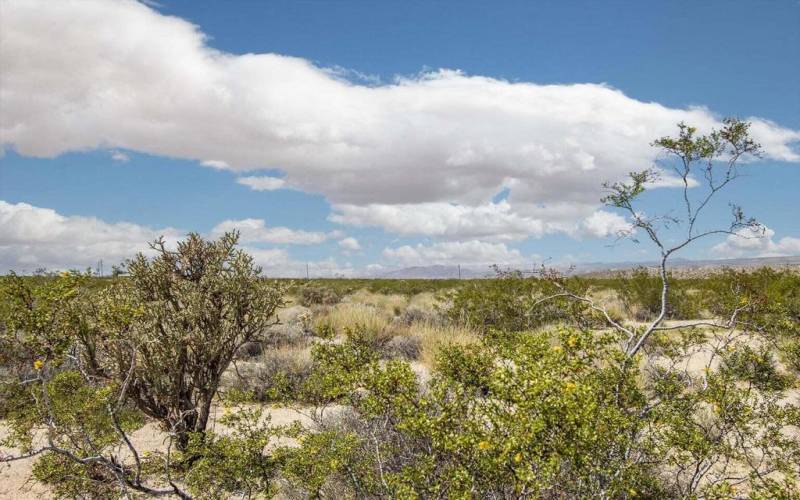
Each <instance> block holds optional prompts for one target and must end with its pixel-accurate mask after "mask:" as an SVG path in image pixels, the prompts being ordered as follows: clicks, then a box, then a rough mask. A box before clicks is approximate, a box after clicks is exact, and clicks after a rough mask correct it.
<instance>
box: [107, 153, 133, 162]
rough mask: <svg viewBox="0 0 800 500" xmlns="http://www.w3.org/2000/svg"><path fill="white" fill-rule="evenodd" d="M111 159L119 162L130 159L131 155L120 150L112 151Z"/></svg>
mask: <svg viewBox="0 0 800 500" xmlns="http://www.w3.org/2000/svg"><path fill="white" fill-rule="evenodd" d="M111 159H112V160H114V161H118V162H121V163H125V162H128V161H130V160H131V157H130V156H128V155H127V154H125V153H123V152H122V151H112V152H111Z"/></svg>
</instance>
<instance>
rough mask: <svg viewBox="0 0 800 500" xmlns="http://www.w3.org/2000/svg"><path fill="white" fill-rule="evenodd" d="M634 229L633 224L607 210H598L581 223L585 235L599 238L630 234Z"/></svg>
mask: <svg viewBox="0 0 800 500" xmlns="http://www.w3.org/2000/svg"><path fill="white" fill-rule="evenodd" d="M632 229H633V228H632V226H631V224H630V223H629V222H628V221H626V220H625V218H624V217H622V216H621V215H618V214H615V213H612V212H606V211H605V210H598V211H597V212H595V213H593V214H592V215H590V216H589V217H587V218H585V219H584V220H583V222H582V223H581V230H582V232H583V233H584V234H587V235H589V236H595V237H597V238H607V237H609V236H621V235H625V234H629V233H630V231H631V230H632Z"/></svg>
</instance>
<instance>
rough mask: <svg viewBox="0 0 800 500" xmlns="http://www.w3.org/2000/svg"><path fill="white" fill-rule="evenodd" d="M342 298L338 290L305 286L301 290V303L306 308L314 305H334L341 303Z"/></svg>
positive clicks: (318, 286)
mask: <svg viewBox="0 0 800 500" xmlns="http://www.w3.org/2000/svg"><path fill="white" fill-rule="evenodd" d="M340 300H341V296H340V295H339V294H338V293H337V292H336V290H334V289H332V288H329V287H326V286H321V285H311V284H308V285H305V286H304V287H302V288H301V289H300V292H299V301H300V304H301V305H303V306H305V307H311V306H313V305H333V304H337V303H339V301H340Z"/></svg>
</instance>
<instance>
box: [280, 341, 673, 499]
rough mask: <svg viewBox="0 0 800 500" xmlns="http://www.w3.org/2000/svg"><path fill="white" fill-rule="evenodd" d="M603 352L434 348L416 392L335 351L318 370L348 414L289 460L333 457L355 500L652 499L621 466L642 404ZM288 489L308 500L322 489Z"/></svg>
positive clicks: (569, 347) (605, 347)
mask: <svg viewBox="0 0 800 500" xmlns="http://www.w3.org/2000/svg"><path fill="white" fill-rule="evenodd" d="M554 345H564V346H566V347H565V348H561V349H553V346H554ZM613 350H614V347H613V339H610V338H608V337H604V336H603V335H597V336H592V337H587V336H581V333H580V332H579V331H575V330H559V331H549V332H541V333H529V334H512V335H507V336H506V335H495V336H492V337H490V338H486V339H485V340H484V341H483V342H481V343H479V344H472V345H470V346H450V347H448V348H447V349H445V350H444V351H443V354H442V356H440V363H439V364H438V366H437V369H436V370H435V371H434V375H433V379H432V381H431V383H430V385H429V386H428V388H427V390H426V391H421V390H420V386H419V383H418V381H417V379H416V377H415V375H414V373H413V371H411V369H410V368H409V366H408V364H406V363H403V362H398V361H390V362H386V363H378V362H376V361H375V358H374V357H373V358H370V357H369V356H368V355H366V357H365V353H364V351H363V346H361V345H359V344H358V343H350V342H346V343H344V344H342V345H338V346H336V355H335V356H333V355H328V356H327V357H321V358H319V359H318V362H319V365H318V367H319V368H320V369H322V370H323V372H324V373H326V374H327V375H326V376H325V378H324V379H323V380H327V382H328V384H327V386H328V387H331V388H335V390H336V391H339V394H340V395H342V396H340V397H344V396H345V395H346V397H347V400H348V401H349V403H350V406H351V408H352V412H353V414H352V415H351V416H349V417H348V418H347V419H346V420H340V421H339V422H338V423H336V424H335V426H336V427H334V428H336V429H338V430H339V432H337V433H327V434H326V435H325V438H324V439H322V438H319V439H313V440H310V441H308V443H309V444H308V445H306V441H303V446H302V447H300V448H299V449H297V450H292V451H291V452H290V453H292V454H293V458H292V459H291V460H292V461H293V462H295V463H297V464H308V460H307V457H310V456H312V455H319V456H326V457H329V458H330V457H331V456H333V458H334V460H332V463H335V464H337V465H338V467H337V468H331V470H330V474H331V478H332V481H335V482H336V483H341V482H346V484H347V485H348V486H349V488H350V492H351V493H350V494H351V495H354V496H356V497H370V496H385V497H411V496H421V497H427V496H445V497H461V496H465V495H466V496H476V497H480V498H489V497H494V496H513V495H514V494H520V493H522V492H528V494H530V495H532V496H540V495H545V494H547V495H553V494H555V495H558V496H566V497H580V496H585V495H596V494H598V492H605V493H607V494H608V495H609V496H612V497H620V496H625V495H628V494H629V492H630V491H631V490H635V491H637V492H638V493H639V494H641V495H644V496H648V495H656V494H658V492H659V490H658V485H657V481H656V480H655V479H654V478H653V477H652V476H651V475H650V473H649V471H648V468H647V466H645V465H643V464H641V463H638V462H637V461H635V460H630V459H628V458H626V457H628V456H629V455H628V453H627V450H632V449H635V448H634V447H635V445H636V443H635V439H634V437H635V436H636V435H637V432H638V430H639V429H640V428H641V427H640V426H641V422H640V421H639V419H638V418H636V416H635V415H636V414H637V413H638V411H640V409H641V405H642V402H641V397H640V394H639V393H638V391H637V389H636V386H635V385H634V384H633V383H632V380H633V379H632V374H631V373H628V372H622V373H620V372H619V371H617V370H615V369H613V368H612V367H610V366H606V367H603V366H602V365H603V363H598V361H599V360H600V359H606V357H607V356H612V357H613ZM342 360H344V361H345V362H344V363H343V362H342ZM356 360H360V362H356ZM465 360H470V362H469V363H467V365H468V366H469V367H472V369H470V368H467V365H465ZM356 367H360V368H357V369H355V371H353V369H354V368H356ZM478 367H480V369H478ZM320 447H323V448H324V451H323V450H321V449H320ZM337 450H338V451H337ZM637 451H638V450H637ZM305 468H306V469H307V468H308V465H306V466H305ZM342 471H348V472H349V474H342ZM609 475H614V476H615V477H616V478H617V479H616V480H615V481H612V482H608V481H607V480H606V479H605V478H606V477H608V476H609ZM291 479H292V481H293V482H294V483H295V484H296V485H299V486H304V487H305V488H306V489H307V491H309V492H310V493H312V494H313V492H315V491H319V489H320V488H324V487H325V484H326V483H325V482H324V481H322V480H321V479H320V478H319V476H318V475H312V476H311V478H310V479H308V482H307V483H306V479H305V478H304V477H303V475H301V474H298V473H295V474H293V475H292V478H291ZM311 479H313V481H312V480H311Z"/></svg>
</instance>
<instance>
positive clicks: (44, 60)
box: [0, 0, 800, 240]
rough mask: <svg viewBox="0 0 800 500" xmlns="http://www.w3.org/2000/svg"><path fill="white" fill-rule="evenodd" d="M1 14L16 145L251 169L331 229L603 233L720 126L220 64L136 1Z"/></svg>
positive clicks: (563, 96)
mask: <svg viewBox="0 0 800 500" xmlns="http://www.w3.org/2000/svg"><path fill="white" fill-rule="evenodd" d="M2 8H3V15H2V16H0V67H2V68H3V71H2V72H0V108H2V109H3V113H2V116H1V117H0V120H1V121H0V143H1V144H2V145H3V147H6V148H14V149H15V150H17V151H18V152H19V153H21V154H23V155H29V156H38V157H53V156H56V155H59V154H61V153H65V152H68V151H83V150H90V149H95V148H109V149H116V148H119V149H122V150H126V151H128V150H129V151H139V152H145V153H149V154H155V155H165V156H170V157H178V158H188V159H195V160H197V161H199V162H202V164H203V165H206V166H208V167H211V168H220V169H230V170H234V171H237V172H246V171H253V170H258V169H279V170H281V171H282V172H283V173H284V174H285V177H284V178H283V179H276V178H270V177H257V176H249V177H242V178H240V179H239V182H241V183H243V184H246V185H248V186H250V187H251V188H253V189H263V190H271V189H279V188H283V187H285V186H286V185H290V186H292V188H295V189H299V190H303V191H306V192H312V193H320V194H322V195H324V196H325V197H326V198H327V199H328V200H329V201H330V202H331V203H332V205H333V207H334V215H333V216H332V219H333V220H336V221H339V222H342V223H345V224H355V225H378V226H381V227H384V228H385V229H387V230H388V231H391V232H396V233H399V234H421V235H429V236H434V237H437V238H442V239H448V240H450V239H473V238H479V239H495V240H515V239H523V238H525V237H529V236H534V237H536V236H541V235H542V234H545V233H547V232H549V231H564V232H568V233H575V232H576V231H577V232H580V231H581V230H582V229H587V228H588V232H587V233H585V234H595V233H596V234H605V233H606V232H608V231H604V230H595V229H593V228H596V227H598V226H597V224H598V223H600V222H601V221H599V220H598V219H597V217H598V216H595V215H593V214H595V211H596V210H597V208H598V199H599V198H600V197H601V193H600V183H601V181H603V180H612V181H613V180H618V179H620V178H622V177H623V176H624V175H625V174H626V173H627V172H629V171H631V170H640V169H642V168H644V167H647V166H649V165H651V164H652V162H653V160H654V154H655V151H654V150H653V149H652V148H651V147H650V146H649V145H648V144H649V143H650V141H651V140H652V139H653V138H654V137H658V136H661V135H666V134H671V133H673V131H674V125H675V123H677V122H679V121H681V120H684V121H686V122H688V123H691V124H693V125H696V126H698V127H700V128H701V129H703V130H705V129H709V128H711V127H713V126H718V125H719V120H718V117H717V116H715V115H714V114H713V113H712V112H710V111H709V110H706V109H703V108H689V109H674V108H668V107H665V106H663V105H660V104H658V103H654V102H643V101H639V100H636V99H634V98H631V97H628V96H626V95H625V94H623V93H622V92H620V91H618V90H615V89H614V88H611V87H609V86H607V85H600V84H575V85H538V84H535V83H527V82H509V81H505V80H500V79H495V78H489V77H483V76H470V75H465V74H463V73H461V72H459V71H454V70H446V69H443V70H438V71H432V72H426V73H422V74H419V75H415V76H410V77H398V78H396V79H394V80H393V81H391V82H390V83H385V84H381V83H379V82H374V81H373V82H367V83H358V82H354V81H349V80H347V78H348V77H347V74H348V73H347V72H343V71H342V70H341V69H337V68H333V69H331V68H320V67H317V66H315V65H314V64H312V63H311V62H309V61H307V60H304V59H301V58H297V57H287V56H283V55H279V54H242V55H237V54H230V53H225V52H221V51H218V50H215V49H214V48H212V47H210V46H209V45H208V43H207V42H208V40H207V39H206V37H205V35H204V34H203V33H202V32H201V31H200V29H199V28H198V27H197V26H194V25H192V24H190V23H189V22H187V21H185V20H183V19H180V18H176V17H171V16H166V15H162V14H161V13H159V12H157V11H156V10H154V9H152V8H150V7H148V6H146V5H144V4H141V3H137V2H135V1H133V0H120V1H105V0H61V1H59V2H51V1H44V0H29V1H14V0H11V1H5V2H3V6H2ZM362 82H363V80H362ZM751 120H752V121H753V127H752V132H753V135H754V136H755V137H756V139H757V140H759V141H760V142H761V143H762V144H763V145H764V148H765V151H766V156H767V157H768V158H771V159H775V160H782V161H792V162H794V161H798V160H800V154H799V153H798V150H797V148H796V141H798V140H800V132H798V131H796V130H789V129H786V128H782V127H781V126H779V125H777V124H774V123H772V122H769V121H767V120H763V119H759V118H751ZM279 181H282V182H279ZM665 183H666V184H669V182H668V181H665ZM504 190H507V192H508V196H507V198H506V200H505V201H504V202H502V203H493V202H492V200H493V199H494V197H495V195H497V194H498V193H499V192H502V191H504ZM430 214H433V215H434V216H433V217H432V218H431V219H430V220H427V221H422V220H419V218H420V217H424V216H425V215H430ZM398 217H399V218H401V219H404V220H406V221H408V222H409V223H408V224H402V223H399V222H397V220H398ZM592 217H594V218H592ZM587 218H589V219H587ZM587 220H589V222H588V224H590V226H591V227H589V226H586V224H587V223H585V221H587ZM606 222H608V221H606ZM601 225H602V224H601ZM609 230H610V229H609Z"/></svg>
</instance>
